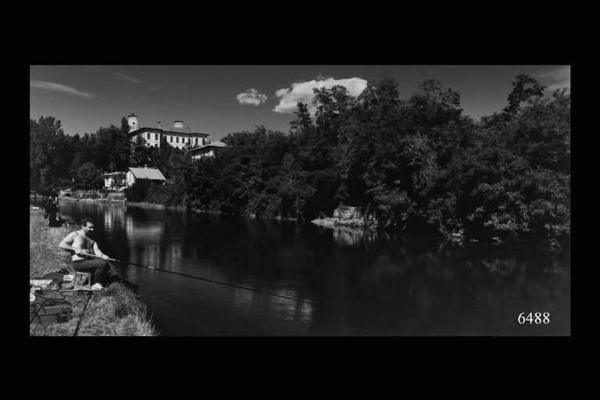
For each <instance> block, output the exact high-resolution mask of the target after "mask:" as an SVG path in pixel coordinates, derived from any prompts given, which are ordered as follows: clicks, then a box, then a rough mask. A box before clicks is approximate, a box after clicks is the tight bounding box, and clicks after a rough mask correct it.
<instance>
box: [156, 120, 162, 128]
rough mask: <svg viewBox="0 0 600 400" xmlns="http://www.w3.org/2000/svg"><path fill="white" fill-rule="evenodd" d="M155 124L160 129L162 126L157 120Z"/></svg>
mask: <svg viewBox="0 0 600 400" xmlns="http://www.w3.org/2000/svg"><path fill="white" fill-rule="evenodd" d="M156 126H157V127H158V129H161V130H162V128H163V127H162V124H161V123H160V121H158V122H157V123H156Z"/></svg>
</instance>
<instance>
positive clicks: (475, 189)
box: [186, 75, 571, 240]
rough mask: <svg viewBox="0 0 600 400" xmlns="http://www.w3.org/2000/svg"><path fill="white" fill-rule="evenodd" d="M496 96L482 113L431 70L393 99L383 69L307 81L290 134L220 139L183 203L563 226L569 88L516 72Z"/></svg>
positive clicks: (478, 231)
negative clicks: (379, 73)
mask: <svg viewBox="0 0 600 400" xmlns="http://www.w3.org/2000/svg"><path fill="white" fill-rule="evenodd" d="M507 100H508V101H507V103H508V104H507V105H506V107H505V108H504V109H503V110H501V111H499V112H498V113H495V114H493V115H491V116H486V117H484V118H482V119H481V121H478V122H476V121H474V120H473V119H472V118H470V117H468V116H465V115H463V113H462V109H461V107H460V95H459V93H457V92H455V91H453V90H451V89H443V88H442V87H441V84H440V83H439V82H436V81H434V80H429V81H426V82H423V83H422V84H421V85H420V86H419V91H418V93H416V94H414V95H412V96H410V97H409V98H408V99H402V98H401V97H400V95H399V93H398V90H397V85H396V83H395V82H394V81H393V80H389V79H386V80H383V81H381V82H379V83H378V84H376V85H374V86H370V87H368V88H367V89H365V91H364V92H363V93H362V94H361V95H360V96H359V97H358V98H353V97H351V96H349V95H348V93H347V91H346V90H345V88H343V87H334V88H331V89H321V90H316V91H315V98H314V105H315V106H316V113H315V115H314V116H311V115H310V114H309V111H308V110H309V108H308V107H307V105H305V104H298V111H297V112H296V118H295V120H294V121H292V123H291V129H290V134H289V135H285V134H283V133H280V132H273V131H269V130H267V129H265V128H264V127H262V126H261V127H258V128H257V129H256V130H255V131H253V132H239V133H233V134H230V135H228V136H227V137H225V138H224V139H223V141H224V142H225V143H227V145H228V147H227V148H225V149H223V150H222V152H221V153H220V154H219V155H218V157H215V158H214V159H213V158H207V159H203V160H201V161H200V162H198V163H195V164H194V165H193V169H194V171H193V172H192V173H188V176H189V180H187V181H186V182H187V183H186V184H187V193H188V200H189V205H192V206H193V207H196V208H201V209H205V210H217V211H221V212H227V213H235V214H242V215H252V214H256V215H262V216H265V217H274V216H281V217H293V218H298V219H300V220H310V219H313V218H315V217H317V216H319V215H331V213H332V211H333V209H334V208H335V207H336V206H338V205H339V204H347V205H353V206H358V207H360V208H361V210H362V211H363V213H364V215H365V217H368V216H373V217H375V218H376V220H377V221H378V224H379V227H380V228H384V229H385V228H389V229H392V230H396V231H403V230H406V231H412V232H415V231H418V232H439V233H441V234H444V235H445V236H447V237H452V236H455V237H456V236H458V237H465V238H470V237H472V238H479V239H481V238H492V237H498V238H500V239H502V240H506V239H510V238H513V239H514V238H517V237H519V238H525V237H543V238H555V239H558V238H565V237H567V236H568V235H569V233H570V209H571V208H570V95H568V94H566V93H565V92H564V91H556V92H554V93H552V94H550V95H544V87H542V86H540V85H539V84H538V83H537V82H536V81H535V80H533V79H532V78H530V77H528V76H525V75H520V76H518V77H517V78H516V79H515V81H514V83H513V90H512V92H511V93H510V95H509V97H508V99H507Z"/></svg>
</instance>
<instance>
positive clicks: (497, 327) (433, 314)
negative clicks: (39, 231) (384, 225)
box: [57, 201, 571, 336]
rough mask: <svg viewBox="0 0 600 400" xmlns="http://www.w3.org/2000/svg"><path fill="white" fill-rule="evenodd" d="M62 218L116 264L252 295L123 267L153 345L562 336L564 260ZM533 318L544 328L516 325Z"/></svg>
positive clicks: (286, 231)
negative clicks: (148, 317)
mask: <svg viewBox="0 0 600 400" xmlns="http://www.w3.org/2000/svg"><path fill="white" fill-rule="evenodd" d="M60 211H61V214H62V215H63V216H67V217H68V218H71V219H73V220H75V221H79V220H80V219H81V218H83V217H91V218H93V219H94V220H95V222H96V238H97V241H98V242H99V243H100V246H101V248H102V249H103V251H104V252H105V253H107V254H109V255H110V256H112V257H114V258H117V259H120V260H128V261H131V262H135V263H138V264H143V265H150V266H155V267H159V268H162V269H166V270H169V271H174V272H181V273H185V274H190V275H197V276H201V277H205V278H209V279H213V280H217V281H222V282H227V283H230V284H233V285H238V286H244V287H250V288H253V289H255V290H256V291H258V292H261V293H257V292H255V291H250V290H246V289H242V288H232V287H229V286H224V285H218V284H215V283H209V282H205V281H200V280H194V279H189V278H185V277H180V276H176V275H171V274H165V273H162V272H159V271H151V270H146V269H141V268H139V267H135V266H125V267H123V268H124V272H125V275H126V276H127V278H128V279H129V280H130V281H131V282H133V283H135V284H137V285H138V286H139V293H140V294H141V295H142V298H143V300H144V301H145V302H146V303H147V304H148V305H149V306H150V308H151V311H152V314H153V318H154V321H155V323H156V326H157V328H158V330H159V332H160V334H161V335H187V336H191V335H194V336H195V335H244V336H246V335H297V336H303V335H361V336H362V335H379V336H384V335H386V336H387V335H402V336H404V335H411V336H429V335H494V336H500V335H569V334H570V309H571V306H570V295H571V293H570V286H571V285H570V279H571V276H570V256H569V254H563V255H562V256H561V257H557V256H554V255H552V254H551V253H549V252H547V251H544V250H541V249H536V248H531V247H520V248H519V247H506V246H505V247H498V246H493V245H473V246H470V247H469V248H467V249H455V248H451V247H448V246H444V245H443V244H442V243H440V242H438V241H436V239H433V238H431V237H423V236H412V235H411V236H394V235H383V234H379V235H366V236H365V235H362V234H360V233H356V232H350V231H340V230H337V231H334V230H331V229H327V228H322V227H318V226H313V225H310V224H309V225H306V226H299V225H296V224H295V223H290V222H276V221H274V222H262V221H256V220H253V221H247V220H239V219H234V218H228V217H216V216H207V215H200V214H194V213H185V212H183V211H171V210H161V209H147V208H140V207H136V206H125V205H122V204H106V203H90V202H76V201H61V204H60ZM57 244H58V243H57ZM264 292H269V293H274V294H279V295H282V296H286V298H282V297H276V296H272V295H269V294H265V293H264ZM536 312H539V313H549V314H547V315H548V317H549V318H548V319H547V320H545V321H548V323H544V320H542V322H541V323H536V320H535V319H533V320H532V319H531V318H530V319H529V321H525V322H524V323H523V324H520V323H519V322H518V316H519V314H520V313H524V314H523V315H522V316H523V317H526V316H527V315H528V314H529V313H536ZM533 315H535V314H533ZM538 315H540V314H538ZM542 315H543V314H542ZM537 321H538V322H539V320H537Z"/></svg>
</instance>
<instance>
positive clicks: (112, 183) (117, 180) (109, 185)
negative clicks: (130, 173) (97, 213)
mask: <svg viewBox="0 0 600 400" xmlns="http://www.w3.org/2000/svg"><path fill="white" fill-rule="evenodd" d="M126 175H127V172H109V173H105V174H103V175H102V176H103V177H104V188H106V189H107V190H120V189H123V188H125V187H127V176H126Z"/></svg>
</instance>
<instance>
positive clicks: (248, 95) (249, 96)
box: [236, 89, 267, 106]
mask: <svg viewBox="0 0 600 400" xmlns="http://www.w3.org/2000/svg"><path fill="white" fill-rule="evenodd" d="M236 98H237V101H238V103H240V104H241V105H243V106H248V105H252V106H259V105H261V104H263V103H264V102H265V101H267V96H266V95H264V94H262V93H259V92H258V90H256V89H248V90H246V91H245V92H242V93H240V94H238V95H237V96H236Z"/></svg>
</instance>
